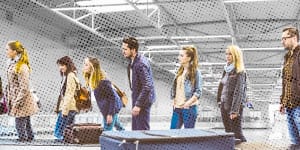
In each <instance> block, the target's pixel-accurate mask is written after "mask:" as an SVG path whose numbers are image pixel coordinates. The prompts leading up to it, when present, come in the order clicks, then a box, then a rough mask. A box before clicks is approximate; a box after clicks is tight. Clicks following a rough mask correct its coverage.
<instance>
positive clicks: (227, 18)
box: [219, 0, 238, 45]
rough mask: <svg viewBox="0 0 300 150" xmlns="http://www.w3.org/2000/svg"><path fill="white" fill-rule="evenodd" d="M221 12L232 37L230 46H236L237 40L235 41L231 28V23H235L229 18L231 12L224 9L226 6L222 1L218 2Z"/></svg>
mask: <svg viewBox="0 0 300 150" xmlns="http://www.w3.org/2000/svg"><path fill="white" fill-rule="evenodd" d="M219 1H220V3H221V5H222V8H223V11H224V15H225V19H226V22H227V25H228V28H229V31H230V34H231V37H232V44H235V45H238V43H237V40H236V29H235V28H234V26H233V23H235V19H234V18H233V17H232V16H231V14H230V13H231V12H230V10H229V11H228V10H227V8H226V5H225V4H224V0H219Z"/></svg>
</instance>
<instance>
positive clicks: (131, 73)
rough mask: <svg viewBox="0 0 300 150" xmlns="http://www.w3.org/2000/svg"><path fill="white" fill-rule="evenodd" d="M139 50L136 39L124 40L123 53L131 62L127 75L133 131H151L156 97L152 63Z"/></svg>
mask: <svg viewBox="0 0 300 150" xmlns="http://www.w3.org/2000/svg"><path fill="white" fill-rule="evenodd" d="M138 48H139V44H138V41H137V39H135V38H134V37H129V38H124V39H123V44H122V52H123V55H124V57H125V58H127V59H128V60H129V61H130V63H129V65H128V68H127V73H128V79H129V85H130V89H131V91H132V94H131V95H132V130H150V125H149V122H150V109H151V105H152V104H153V103H154V102H155V97H156V96H155V91H154V83H153V77H152V70H151V66H150V62H149V61H148V59H147V58H145V57H144V56H143V55H141V54H138Z"/></svg>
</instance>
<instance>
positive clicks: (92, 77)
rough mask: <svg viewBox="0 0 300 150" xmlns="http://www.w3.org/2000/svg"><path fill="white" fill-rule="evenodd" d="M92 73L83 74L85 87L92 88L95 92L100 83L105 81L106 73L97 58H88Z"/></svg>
mask: <svg viewBox="0 0 300 150" xmlns="http://www.w3.org/2000/svg"><path fill="white" fill-rule="evenodd" d="M85 60H88V62H89V65H90V66H91V72H83V77H84V80H85V85H86V86H89V87H91V88H92V89H93V90H94V89H95V88H97V86H98V85H99V82H100V81H101V80H104V79H105V73H104V72H103V71H102V70H101V67H100V62H99V60H98V59H97V58H94V57H87V58H86V59H85Z"/></svg>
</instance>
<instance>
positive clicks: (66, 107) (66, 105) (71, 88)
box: [62, 72, 77, 116]
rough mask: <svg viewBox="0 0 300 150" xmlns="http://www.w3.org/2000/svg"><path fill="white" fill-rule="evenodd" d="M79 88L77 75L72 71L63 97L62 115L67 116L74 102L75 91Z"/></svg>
mask: <svg viewBox="0 0 300 150" xmlns="http://www.w3.org/2000/svg"><path fill="white" fill-rule="evenodd" d="M76 88H77V83H76V76H75V74H74V73H73V72H70V73H69V74H68V76H67V85H66V91H65V95H64V97H63V101H62V102H63V104H62V115H64V116H67V115H68V114H69V111H70V106H71V105H72V103H73V102H74V101H73V100H74V96H75V91H76Z"/></svg>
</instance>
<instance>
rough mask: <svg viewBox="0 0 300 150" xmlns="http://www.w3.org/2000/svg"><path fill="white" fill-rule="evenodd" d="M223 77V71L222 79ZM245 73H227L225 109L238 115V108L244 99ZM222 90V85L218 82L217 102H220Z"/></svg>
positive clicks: (233, 71)
mask: <svg viewBox="0 0 300 150" xmlns="http://www.w3.org/2000/svg"><path fill="white" fill-rule="evenodd" d="M224 76H225V71H224V72H223V76H222V78H223V77H224ZM245 76H246V73H245V72H241V73H237V72H236V70H235V69H234V70H232V71H231V72H229V76H228V91H227V93H226V96H227V101H226V102H224V103H225V104H224V106H225V108H228V109H230V114H231V113H239V110H240V107H243V106H242V103H243V101H244V99H245V98H246V97H245V93H244V92H245V90H244V85H245V84H246V83H245V82H246V80H244V79H245ZM222 90H223V84H222V83H221V82H220V84H219V88H218V95H217V102H218V103H219V102H221V95H222Z"/></svg>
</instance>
